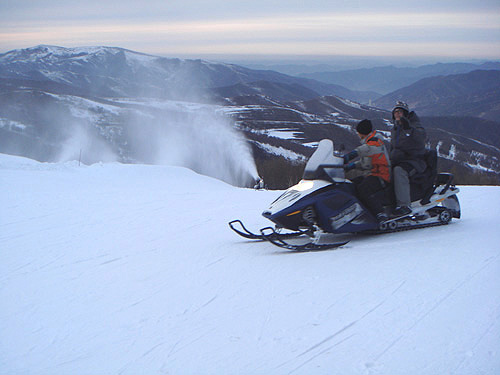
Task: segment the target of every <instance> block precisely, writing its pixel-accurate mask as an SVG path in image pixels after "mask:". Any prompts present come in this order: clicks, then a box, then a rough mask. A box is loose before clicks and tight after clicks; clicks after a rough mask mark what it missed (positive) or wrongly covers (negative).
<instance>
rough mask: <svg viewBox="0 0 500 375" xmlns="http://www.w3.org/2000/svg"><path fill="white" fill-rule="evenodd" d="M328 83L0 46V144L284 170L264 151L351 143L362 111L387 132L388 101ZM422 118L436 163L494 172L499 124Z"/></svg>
mask: <svg viewBox="0 0 500 375" xmlns="http://www.w3.org/2000/svg"><path fill="white" fill-rule="evenodd" d="M335 89H336V88H335V87H333V86H328V85H325V84H320V83H318V82H315V81H312V80H306V79H300V78H296V77H291V76H286V75H284V74H280V73H276V72H272V71H256V70H251V69H247V68H243V67H240V66H237V65H231V64H219V63H212V62H207V61H203V60H180V59H166V58H161V57H157V56H151V55H145V54H141V53H137V52H133V51H129V50H124V49H120V48H109V47H87V48H71V49H69V48H61V47H52V46H38V47H33V48H28V49H25V50H15V51H11V52H8V53H6V54H3V55H0V95H1V97H2V100H0V152H4V153H10V154H15V155H21V156H27V157H30V158H33V159H37V160H40V161H61V160H63V161H64V160H75V159H76V160H81V161H82V162H84V163H86V164H89V163H95V162H98V161H101V160H102V161H120V162H132V163H136V162H138V163H151V164H175V165H182V166H186V167H189V168H192V169H194V170H195V171H197V172H199V173H204V174H209V175H211V176H215V177H217V178H222V179H224V180H225V181H228V182H231V183H234V184H237V185H245V184H251V183H252V182H253V180H254V178H255V176H256V174H257V172H256V167H255V165H254V163H253V161H252V162H249V161H248V160H250V159H252V158H255V160H256V163H257V170H258V173H260V174H261V175H263V176H264V177H266V179H269V178H271V177H273V176H274V175H275V174H276V173H274V172H273V170H276V168H278V169H279V168H281V165H280V166H278V167H276V166H275V165H273V166H271V167H269V168H268V167H267V164H269V163H268V162H269V160H271V159H276V158H280V160H281V161H282V162H283V163H285V164H287V165H290V164H300V163H301V162H303V161H304V160H305V158H307V157H308V156H309V155H310V154H311V153H312V151H313V147H314V146H315V145H316V144H317V142H318V141H319V140H321V139H323V138H330V139H333V140H334V143H335V145H336V148H337V149H338V150H341V149H342V148H344V149H351V148H353V147H355V146H356V145H358V142H359V140H358V138H357V136H356V134H355V132H354V131H353V127H354V126H355V124H356V123H357V122H358V121H359V120H361V119H363V118H369V119H371V120H372V121H373V122H374V124H375V126H376V127H377V129H379V130H381V131H383V132H385V134H389V133H388V131H389V130H390V113H389V112H388V111H385V110H381V109H377V108H374V107H371V106H367V105H362V104H358V103H357V102H354V101H352V100H349V99H345V97H344V98H343V97H340V96H332V95H327V96H321V95H325V94H326V93H329V92H332V91H335ZM423 120H424V126H425V127H426V128H427V129H428V133H429V135H430V139H429V146H430V147H439V151H440V156H441V161H442V163H441V164H442V166H443V170H447V171H449V170H451V169H453V171H454V172H455V174H456V175H457V176H460V178H462V181H463V182H468V183H472V182H476V181H477V180H478V178H476V174H475V172H478V173H481V174H482V176H483V177H484V176H486V177H487V178H488V182H490V183H491V182H498V180H499V174H500V141H499V139H498V138H496V137H491V136H490V133H491V132H489V129H494V128H495V126H496V123H493V122H492V123H491V124H490V123H486V124H483V123H481V124H479V125H478V126H476V122H477V119H476V120H474V119H472V120H471V121H472V122H471V121H469V120H467V121H466V122H467V124H466V126H457V127H453V126H452V127H450V126H446V127H444V126H441V124H443V123H444V122H446V123H447V124H449V123H453V122H457V121H458V120H455V119H451V118H448V119H445V120H443V121H441V120H436V119H425V118H424V119H423ZM481 121H483V120H481ZM472 127H473V128H474V129H477V130H478V131H475V132H473V133H471V131H470V129H471V128H472ZM245 139H246V140H248V141H249V142H250V143H249V144H247V143H246V141H245ZM249 147H251V149H249ZM235 148H237V149H238V152H236V153H235V152H234V151H235ZM215 150H216V151H217V152H214V151H215ZM214 153H215V154H216V155H218V156H217V157H215V158H213V157H208V156H210V155H212V154H214ZM235 154H238V155H244V158H243V159H244V162H241V160H234V158H233V155H235ZM252 154H253V156H252ZM205 155H208V156H207V157H204V156H205ZM206 161H209V165H205V162H206ZM251 165H253V166H251ZM221 166H225V167H224V168H222V167H221ZM299 167H300V165H299ZM299 167H297V168H298V169H300V168H299ZM266 168H267V169H266ZM220 171H224V172H222V174H221V172H220ZM226 171H229V172H228V173H226ZM464 176H465V177H464ZM294 178H295V177H294ZM481 178H482V177H481ZM484 181H485V182H486V180H484ZM287 183H288V181H281V182H279V183H276V184H272V186H274V187H280V188H282V187H284V184H287Z"/></svg>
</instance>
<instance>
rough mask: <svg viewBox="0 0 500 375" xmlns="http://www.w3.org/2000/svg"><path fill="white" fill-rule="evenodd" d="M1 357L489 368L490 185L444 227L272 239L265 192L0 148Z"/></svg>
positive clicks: (497, 367)
mask: <svg viewBox="0 0 500 375" xmlns="http://www.w3.org/2000/svg"><path fill="white" fill-rule="evenodd" d="M0 186H1V190H0V191H1V192H0V206H1V207H2V211H1V215H0V249H1V255H2V261H1V262H0V301H1V309H0V369H1V370H0V373H3V374H139V373H141V374H167V373H168V374H418V375H422V374H464V375H465V374H498V373H499V372H500V353H499V349H500V348H499V346H498V343H499V342H500V289H499V288H498V285H500V257H499V255H500V252H499V246H498V243H499V242H500V233H499V232H498V224H497V221H498V208H499V207H500V188H498V187H467V186H464V187H461V193H460V197H459V198H460V200H461V204H462V212H463V218H462V219H460V220H458V221H453V223H452V224H450V225H448V226H444V227H434V228H428V229H421V230H414V231H409V232H402V233H394V234H386V235H379V236H357V237H355V238H353V239H352V241H351V242H350V243H349V244H348V245H346V246H344V247H343V248H340V249H338V250H334V251H326V252H315V253H302V254H297V253H289V252H283V251H281V250H280V249H278V248H275V247H273V245H271V244H268V243H263V242H256V243H252V242H248V241H245V240H243V239H241V238H239V237H237V236H236V235H235V234H234V233H232V232H231V231H230V230H229V229H228V227H227V222H228V221H229V220H231V219H235V218H241V219H243V220H244V221H245V223H246V224H247V225H248V226H249V227H250V228H252V229H256V228H258V227H260V226H263V225H267V224H268V223H267V222H266V221H265V219H264V218H263V217H261V216H260V212H261V211H262V210H263V209H264V208H266V207H267V205H268V203H269V202H270V201H271V200H273V199H274V198H275V197H276V196H277V194H278V192H272V191H253V190H249V189H241V188H235V187H232V186H230V185H227V184H225V183H222V182H220V181H218V180H215V179H211V178H208V177H205V176H201V175H197V174H195V173H193V172H191V171H190V170H188V169H184V168H178V167H162V166H144V165H122V164H95V165H92V166H83V165H82V166H78V163H74V162H70V163H64V164H41V163H37V162H34V161H31V160H29V159H22V158H17V157H12V156H7V155H0Z"/></svg>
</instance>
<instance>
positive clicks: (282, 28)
mask: <svg viewBox="0 0 500 375" xmlns="http://www.w3.org/2000/svg"><path fill="white" fill-rule="evenodd" d="M37 44H56V45H63V46H76V45H113V46H120V47H125V48H130V49H135V50H139V51H142V52H149V53H155V54H162V55H175V54H184V55H185V54H190V55H197V54H199V55H203V54H241V53H244V54H247V55H248V54H255V55H263V54H266V55H273V54H274V55H276V54H285V55H286V54H293V55H307V54H314V55H328V54H331V55H342V54H343V55H360V56H362V55H366V56H376V55H378V56H411V55H416V56H431V55H433V56H456V57H476V58H500V48H499V47H500V13H498V12H484V11H481V12H458V11H456V12H415V13H412V14H411V16H409V15H408V14H407V13H403V12H401V11H400V10H399V9H396V10H391V11H390V12H343V13H341V12H323V13H314V12H311V11H310V12H304V13H302V14H300V15H297V14H294V13H289V14H286V13H283V14H281V15H279V16H276V15H273V16H269V15H268V16H258V17H256V16H251V15H250V16H247V17H233V18H231V19H204V20H194V19H191V20H184V21H181V20H176V21H168V22H167V21H157V20H152V21H147V22H146V21H144V20H137V19H135V20H132V21H128V20H120V19H100V20H94V19H85V20H64V19H61V20H58V21H53V22H44V21H43V20H42V21H40V22H33V21H26V22H7V21H6V22H4V23H3V25H2V26H0V49H2V50H8V49H13V48H21V47H27V46H32V45H37Z"/></svg>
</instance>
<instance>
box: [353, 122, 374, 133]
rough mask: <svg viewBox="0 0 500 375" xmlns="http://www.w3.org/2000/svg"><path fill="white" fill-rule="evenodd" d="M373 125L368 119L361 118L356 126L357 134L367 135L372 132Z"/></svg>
mask: <svg viewBox="0 0 500 375" xmlns="http://www.w3.org/2000/svg"><path fill="white" fill-rule="evenodd" d="M372 129H373V126H372V122H371V121H370V120H366V119H365V120H361V121H360V122H359V123H358V125H357V126H356V131H357V132H358V133H359V134H363V135H367V134H370V133H371V132H372Z"/></svg>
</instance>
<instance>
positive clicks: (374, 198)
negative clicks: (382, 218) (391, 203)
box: [352, 176, 386, 215]
mask: <svg viewBox="0 0 500 375" xmlns="http://www.w3.org/2000/svg"><path fill="white" fill-rule="evenodd" d="M352 182H353V183H354V185H355V186H356V193H357V196H358V198H359V200H360V201H361V203H363V204H364V205H365V207H366V208H368V209H369V210H370V212H371V213H372V214H374V215H377V214H378V213H380V212H382V211H384V206H383V202H384V201H386V191H385V187H386V182H385V181H384V180H383V179H381V178H380V177H377V176H366V177H358V178H355V179H354V180H353V181H352Z"/></svg>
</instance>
